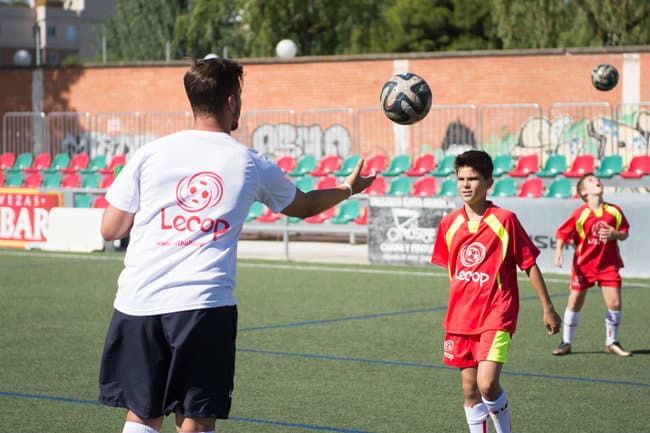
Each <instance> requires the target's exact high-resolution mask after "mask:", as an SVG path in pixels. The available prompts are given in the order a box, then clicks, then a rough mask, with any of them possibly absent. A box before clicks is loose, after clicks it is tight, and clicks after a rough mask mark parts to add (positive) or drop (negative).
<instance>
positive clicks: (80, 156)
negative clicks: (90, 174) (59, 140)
mask: <svg viewBox="0 0 650 433" xmlns="http://www.w3.org/2000/svg"><path fill="white" fill-rule="evenodd" d="M89 160H90V159H89V158H88V154H86V153H77V154H76V155H75V156H73V157H72V159H71V160H70V165H68V167H67V168H64V169H61V173H65V174H68V173H76V172H78V171H80V170H84V169H85V168H86V167H88V161H89Z"/></svg>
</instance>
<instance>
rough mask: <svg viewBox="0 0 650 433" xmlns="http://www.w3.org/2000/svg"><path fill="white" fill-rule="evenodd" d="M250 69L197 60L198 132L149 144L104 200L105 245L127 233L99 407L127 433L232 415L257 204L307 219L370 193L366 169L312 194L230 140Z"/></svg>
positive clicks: (189, 82)
mask: <svg viewBox="0 0 650 433" xmlns="http://www.w3.org/2000/svg"><path fill="white" fill-rule="evenodd" d="M242 82H243V68H242V66H241V65H239V64H237V63H236V62H234V61H231V60H227V59H218V58H211V59H204V60H199V61H195V62H194V63H193V64H192V66H191V67H190V69H189V70H188V71H187V72H186V74H185V77H184V84H185V90H186V93H187V96H188V99H189V101H190V104H191V106H192V111H193V112H194V121H195V122H194V129H192V130H185V131H180V132H177V133H175V134H172V135H169V136H166V137H163V138H160V139H157V140H155V141H152V142H150V143H148V144H146V145H145V146H143V147H142V148H141V149H140V150H138V151H137V152H136V153H135V154H134V155H133V156H132V157H131V158H130V159H129V161H128V162H127V163H126V165H125V166H124V168H123V170H122V171H121V173H120V175H119V176H117V178H116V179H115V181H114V183H113V184H112V186H111V187H110V189H109V191H108V193H107V194H106V199H107V201H108V202H109V206H108V207H107V208H106V211H105V213H104V218H103V221H102V227H101V231H102V236H103V237H104V239H106V240H107V241H111V240H117V239H122V238H124V237H126V236H127V235H129V236H130V241H129V245H128V248H127V251H126V256H125V258H124V270H123V271H122V273H121V274H120V277H119V281H118V290H117V295H116V297H115V302H114V313H113V317H112V319H111V323H110V326H109V329H108V332H107V336H106V342H105V346H104V351H103V354H102V362H101V368H100V378H99V381H100V397H99V398H100V401H101V402H103V403H105V404H107V405H111V406H116V407H123V408H126V409H127V410H128V411H127V415H126V422H125V424H124V428H123V430H122V432H123V433H157V432H159V431H160V429H161V427H162V423H163V419H164V416H166V415H169V414H170V413H172V412H174V413H175V415H176V426H177V429H178V431H181V432H214V430H215V420H216V419H217V418H227V417H228V413H229V410H230V404H231V397H232V388H233V375H234V366H235V337H236V331H237V307H236V301H235V297H234V294H233V289H234V287H235V267H236V259H237V241H238V239H239V235H240V233H241V230H242V226H243V224H244V220H245V218H246V216H247V214H248V209H249V207H250V205H251V204H252V203H253V202H254V201H256V200H257V201H260V202H262V203H264V204H266V205H267V206H268V207H269V208H271V209H272V210H273V211H275V212H282V213H284V214H285V215H288V216H294V217H300V218H306V217H309V216H312V215H316V214H318V213H320V212H322V211H324V210H326V209H328V208H330V207H332V206H335V205H336V204H338V203H339V202H341V201H343V200H345V199H347V198H349V197H350V196H351V195H352V194H354V193H358V192H361V191H363V190H364V189H365V188H367V187H368V186H370V184H371V183H372V182H373V180H374V178H375V173H373V174H372V175H371V176H369V177H363V176H361V175H360V171H361V168H362V165H363V162H362V161H360V163H359V164H358V165H357V167H356V169H355V170H354V172H353V173H352V174H351V175H350V176H348V177H347V178H346V180H345V182H344V183H343V184H341V185H339V186H337V187H335V188H331V189H325V190H314V191H311V192H308V193H304V192H302V191H301V190H299V189H297V188H296V187H295V185H294V184H293V183H292V182H291V181H290V180H289V179H287V178H286V176H285V175H284V173H283V172H282V171H281V170H280V168H279V167H278V166H277V164H275V162H273V161H271V160H269V159H268V158H267V157H265V156H263V155H260V154H259V153H257V152H256V151H255V150H253V149H250V148H248V147H246V146H244V145H242V144H240V143H238V142H237V141H236V140H235V139H233V138H232V137H231V136H230V131H232V130H235V129H236V128H237V126H238V121H239V115H240V108H241V86H242Z"/></svg>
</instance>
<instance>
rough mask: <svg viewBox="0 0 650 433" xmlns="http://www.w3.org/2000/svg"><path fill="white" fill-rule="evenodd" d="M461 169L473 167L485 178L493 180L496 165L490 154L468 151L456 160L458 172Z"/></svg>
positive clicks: (455, 165) (455, 164) (455, 166)
mask: <svg viewBox="0 0 650 433" xmlns="http://www.w3.org/2000/svg"><path fill="white" fill-rule="evenodd" d="M461 167H472V168H473V169H474V170H476V171H478V172H479V173H481V175H482V176H483V177H484V178H486V179H491V178H492V171H493V170H494V163H493V162H492V157H491V156H490V154H489V153H487V152H484V151H482V150H468V151H466V152H463V153H461V154H460V155H458V156H457V157H456V159H455V160H454V168H455V169H456V172H458V169H459V168H461Z"/></svg>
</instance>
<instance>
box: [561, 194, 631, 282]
mask: <svg viewBox="0 0 650 433" xmlns="http://www.w3.org/2000/svg"><path fill="white" fill-rule="evenodd" d="M606 226H610V227H613V228H614V229H616V230H618V231H620V232H622V233H627V232H628V230H629V228H630V225H629V224H628V222H627V219H626V218H625V215H623V211H622V210H621V208H619V207H618V206H616V205H613V204H609V203H603V205H602V206H601V207H600V209H597V210H593V209H591V208H590V207H589V206H588V205H587V204H586V203H585V204H584V205H582V206H580V207H579V208H577V209H576V210H574V211H573V213H572V214H571V216H570V217H569V218H568V219H567V220H566V221H565V222H564V223H563V224H562V225H561V226H560V227H559V228H558V229H557V232H556V233H555V238H556V239H562V240H564V242H567V243H568V242H573V243H574V244H575V247H576V251H575V254H574V255H573V267H574V268H575V269H577V270H579V271H580V272H581V273H583V274H587V275H594V274H597V273H599V272H602V271H607V270H612V269H616V270H618V269H620V268H622V267H623V260H622V259H621V255H620V253H619V250H618V242H616V240H609V241H601V240H600V239H599V238H598V231H599V230H600V229H601V228H603V227H606Z"/></svg>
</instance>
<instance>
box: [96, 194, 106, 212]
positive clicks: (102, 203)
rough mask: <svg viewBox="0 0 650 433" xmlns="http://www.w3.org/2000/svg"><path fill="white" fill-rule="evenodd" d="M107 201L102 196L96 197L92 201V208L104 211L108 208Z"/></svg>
mask: <svg viewBox="0 0 650 433" xmlns="http://www.w3.org/2000/svg"><path fill="white" fill-rule="evenodd" d="M108 204H109V203H108V201H107V200H106V196H105V195H104V194H102V195H100V196H97V198H95V200H94V201H93V207H94V208H98V209H106V208H107V207H108Z"/></svg>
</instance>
